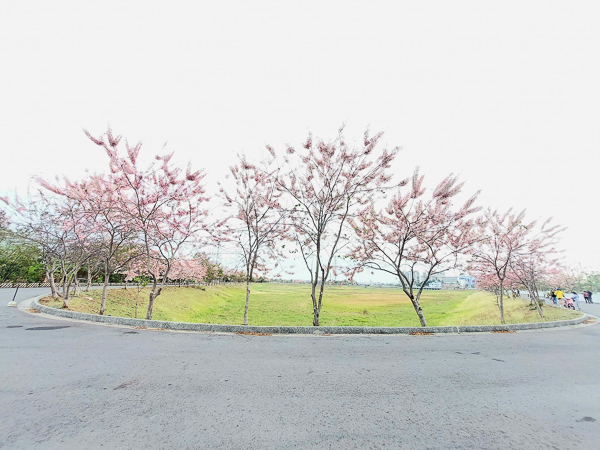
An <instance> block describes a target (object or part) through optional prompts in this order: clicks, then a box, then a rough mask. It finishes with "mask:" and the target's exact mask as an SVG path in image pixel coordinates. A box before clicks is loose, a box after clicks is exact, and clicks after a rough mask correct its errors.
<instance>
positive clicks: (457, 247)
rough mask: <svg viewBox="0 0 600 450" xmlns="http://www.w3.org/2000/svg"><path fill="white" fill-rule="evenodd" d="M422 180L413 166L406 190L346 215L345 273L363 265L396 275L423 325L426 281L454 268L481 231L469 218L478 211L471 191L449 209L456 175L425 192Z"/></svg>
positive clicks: (457, 188) (457, 189) (456, 187)
mask: <svg viewBox="0 0 600 450" xmlns="http://www.w3.org/2000/svg"><path fill="white" fill-rule="evenodd" d="M422 183H423V176H420V175H419V172H418V169H417V170H415V172H414V175H413V177H412V182H411V184H410V186H409V189H408V190H407V191H406V192H402V188H400V189H399V191H398V193H397V194H396V195H394V196H393V197H392V198H391V200H390V202H389V204H388V205H387V207H386V208H385V209H384V210H378V209H377V208H376V207H375V205H374V204H372V203H371V204H368V205H367V206H366V207H365V208H364V209H363V210H362V211H361V212H360V214H358V217H357V218H356V219H353V220H352V222H351V223H352V227H353V229H354V231H355V233H356V236H357V238H358V244H357V245H356V246H355V247H354V248H353V249H352V252H351V253H350V254H349V256H350V258H351V259H352V260H353V261H354V265H353V266H352V267H351V268H350V269H349V270H348V274H349V275H350V277H351V278H352V277H353V276H354V275H355V274H356V273H357V272H360V271H362V270H365V269H369V270H377V271H381V272H384V273H388V274H391V275H393V276H395V277H397V278H398V280H399V281H400V284H401V285H402V290H403V292H404V294H405V295H406V296H407V297H408V298H409V299H410V301H411V303H412V305H413V307H414V310H415V312H416V313H417V316H418V317H419V321H420V323H421V326H424V327H425V326H427V321H426V319H425V314H424V313H423V309H422V307H421V303H420V299H421V294H422V293H423V289H425V286H426V284H427V282H428V281H429V280H430V278H431V277H432V276H433V275H435V274H437V273H440V272H442V271H443V270H447V269H448V268H449V267H455V266H456V264H457V263H458V260H459V256H460V255H461V254H465V253H468V252H470V251H471V248H472V246H473V244H474V243H475V242H477V240H478V239H480V238H481V235H480V233H479V232H478V231H477V227H476V221H475V220H474V219H473V214H474V213H475V212H477V211H478V210H479V208H474V207H473V203H474V202H475V200H476V197H477V194H476V195H474V196H472V197H471V198H470V199H469V200H468V201H467V202H466V203H465V204H463V205H462V206H461V207H459V208H455V207H454V206H453V203H452V201H453V200H454V199H455V196H456V195H457V194H458V193H459V192H460V191H461V189H462V186H463V183H458V181H457V178H456V177H454V176H452V175H451V176H449V177H447V178H445V179H444V180H443V181H442V182H441V183H440V184H438V186H437V187H436V188H435V189H434V190H433V192H432V193H431V194H430V195H427V194H426V189H425V188H424V187H423V186H422ZM402 184H403V185H406V183H402ZM418 270H419V271H423V272H424V273H425V275H424V277H423V279H422V280H421V283H420V284H417V283H416V276H415V273H416V271H418Z"/></svg>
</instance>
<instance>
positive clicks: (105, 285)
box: [100, 263, 110, 316]
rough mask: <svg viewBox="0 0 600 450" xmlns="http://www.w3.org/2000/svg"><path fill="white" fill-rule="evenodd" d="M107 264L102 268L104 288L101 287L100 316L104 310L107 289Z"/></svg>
mask: <svg viewBox="0 0 600 450" xmlns="http://www.w3.org/2000/svg"><path fill="white" fill-rule="evenodd" d="M109 275H110V274H109V273H108V263H107V264H106V266H104V286H102V302H101V303H100V315H101V316H103V315H104V310H105V309H106V291H107V289H108V278H109Z"/></svg>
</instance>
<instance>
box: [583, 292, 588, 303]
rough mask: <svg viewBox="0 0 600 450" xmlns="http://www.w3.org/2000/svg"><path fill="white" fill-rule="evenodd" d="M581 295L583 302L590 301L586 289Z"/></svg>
mask: <svg viewBox="0 0 600 450" xmlns="http://www.w3.org/2000/svg"><path fill="white" fill-rule="evenodd" d="M581 295H583V301H584V302H586V303H589V302H590V297H589V294H588V291H583V292H582V294H581Z"/></svg>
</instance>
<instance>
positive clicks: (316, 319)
mask: <svg viewBox="0 0 600 450" xmlns="http://www.w3.org/2000/svg"><path fill="white" fill-rule="evenodd" d="M310 297H311V299H312V303H313V326H314V327H318V326H319V316H320V315H321V308H319V307H318V304H317V283H316V282H313V283H311V293H310Z"/></svg>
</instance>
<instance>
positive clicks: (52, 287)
mask: <svg viewBox="0 0 600 450" xmlns="http://www.w3.org/2000/svg"><path fill="white" fill-rule="evenodd" d="M46 278H47V279H48V282H49V283H50V292H52V298H53V299H57V298H58V292H57V291H56V284H55V283H54V271H52V272H50V270H49V269H48V266H47V265H46Z"/></svg>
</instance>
